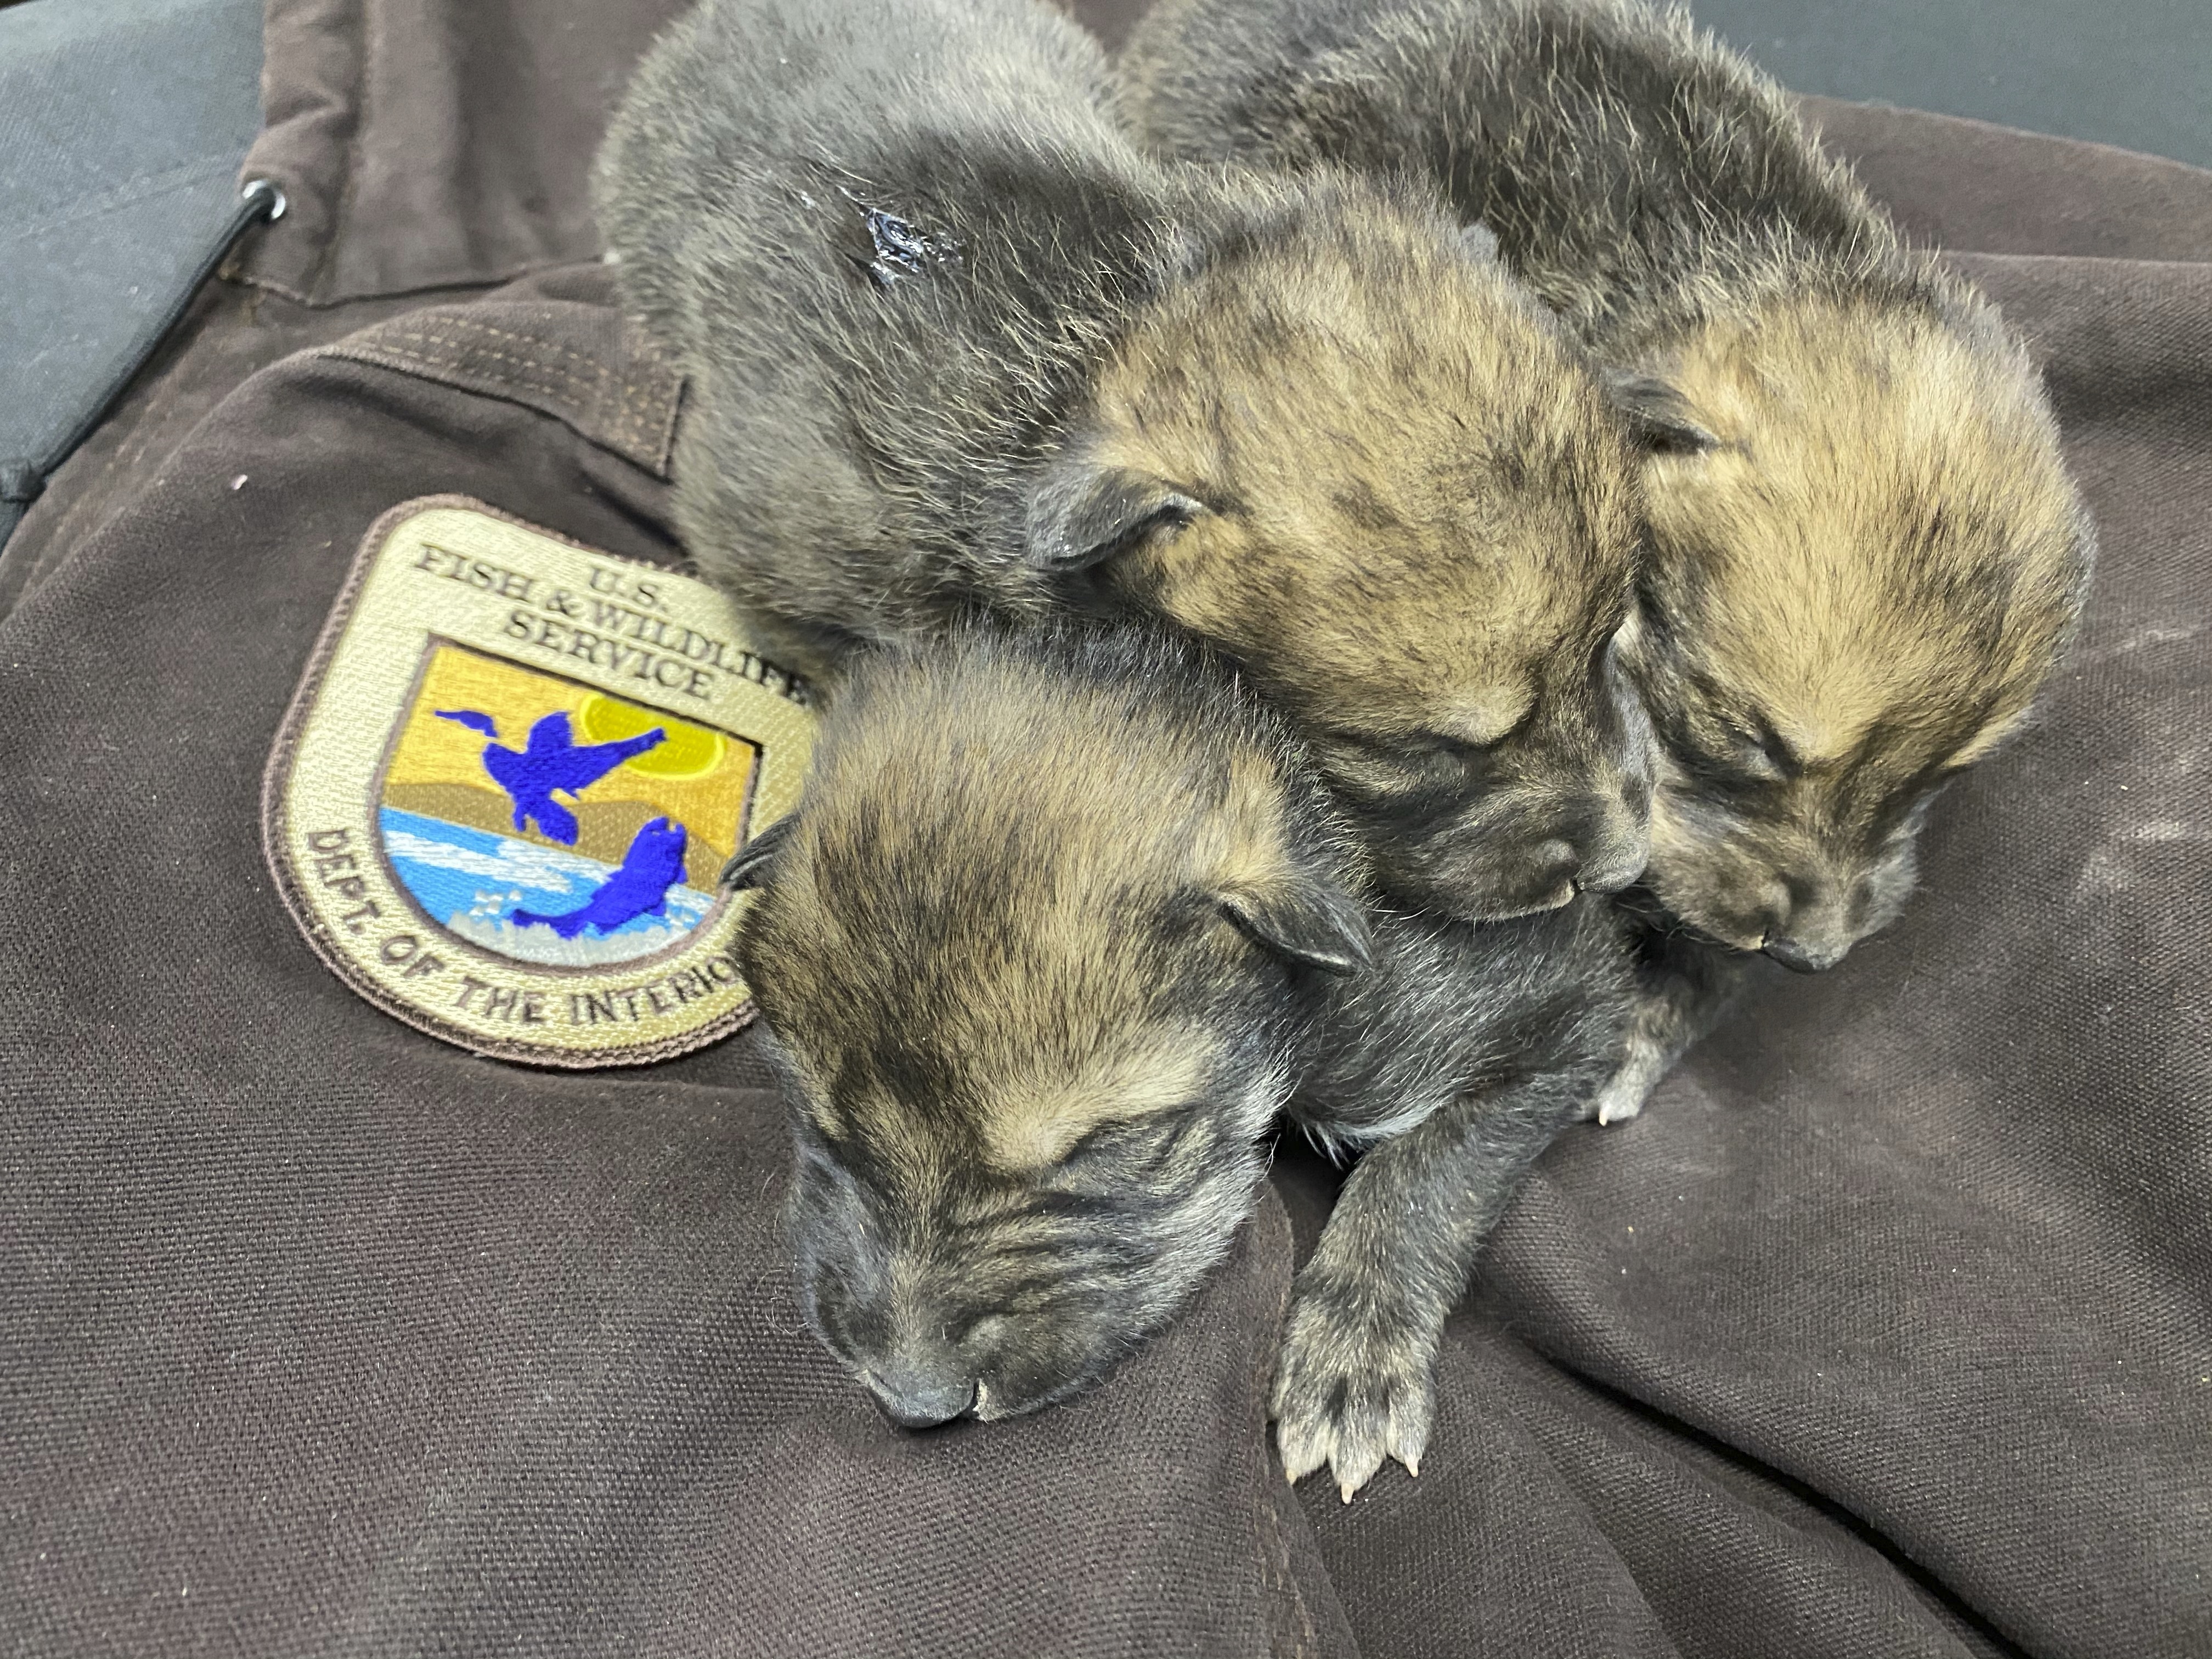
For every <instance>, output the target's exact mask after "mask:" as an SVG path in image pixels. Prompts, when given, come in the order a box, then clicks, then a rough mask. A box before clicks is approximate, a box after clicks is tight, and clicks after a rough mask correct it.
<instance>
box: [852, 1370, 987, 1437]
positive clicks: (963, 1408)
mask: <svg viewBox="0 0 2212 1659" xmlns="http://www.w3.org/2000/svg"><path fill="white" fill-rule="evenodd" d="M868 1390H869V1392H870V1393H872V1394H873V1395H875V1397H876V1404H877V1406H878V1407H880V1408H881V1410H882V1412H883V1413H884V1416H885V1417H888V1418H890V1420H891V1421H892V1422H894V1423H896V1424H897V1425H899V1427H901V1428H902V1429H933V1428H936V1427H938V1426H939V1425H942V1424H945V1423H950V1422H951V1420H952V1419H954V1418H956V1417H960V1416H963V1415H965V1414H966V1413H967V1411H968V1409H969V1407H971V1406H973V1405H974V1404H975V1383H974V1382H973V1381H969V1382H966V1383H913V1382H902V1383H887V1382H885V1381H884V1379H883V1378H881V1377H878V1376H871V1377H869V1379H868Z"/></svg>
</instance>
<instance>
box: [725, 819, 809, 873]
mask: <svg viewBox="0 0 2212 1659" xmlns="http://www.w3.org/2000/svg"><path fill="white" fill-rule="evenodd" d="M798 821H799V815H798V814H797V813H796V812H786V813H785V814H784V815H783V816H782V817H780V818H778V819H777V820H776V821H775V823H771V824H770V825H769V827H768V828H767V829H763V830H762V831H761V832H760V834H758V835H757V836H754V837H753V838H752V839H751V840H750V841H749V842H746V843H745V844H744V846H743V847H740V848H738V851H737V856H736V857H734V858H732V860H730V861H729V862H728V863H727V864H726V865H724V866H722V885H723V886H724V887H725V888H726V889H727V890H729V891H731V892H732V893H744V892H749V891H750V890H752V889H753V888H756V887H758V886H760V885H762V884H763V883H765V882H766V881H767V880H768V879H769V877H770V876H772V875H773V874H774V873H775V872H774V870H773V869H771V868H770V866H772V865H773V864H774V863H775V855H776V854H778V853H781V851H782V850H783V847H784V843H785V842H788V841H789V840H790V839H791V826H792V825H793V824H794V823H797V822H798Z"/></svg>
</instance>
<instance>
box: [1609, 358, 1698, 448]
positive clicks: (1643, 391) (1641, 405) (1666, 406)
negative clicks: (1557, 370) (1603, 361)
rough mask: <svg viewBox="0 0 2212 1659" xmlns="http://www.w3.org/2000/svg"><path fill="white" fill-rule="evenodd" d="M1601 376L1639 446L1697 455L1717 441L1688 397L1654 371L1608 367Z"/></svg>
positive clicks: (1615, 407)
mask: <svg viewBox="0 0 2212 1659" xmlns="http://www.w3.org/2000/svg"><path fill="white" fill-rule="evenodd" d="M1602 378H1603V380H1604V382H1605V393H1606V396H1607V398H1609V399H1610V400H1611V401H1612V404H1613V408H1614V410H1617V411H1618V412H1619V414H1620V418H1621V420H1622V421H1623V422H1625V423H1626V426H1627V428H1628V435H1629V436H1630V437H1631V438H1632V439H1633V440H1635V441H1636V442H1637V444H1638V446H1640V447H1643V448H1644V449H1647V450H1650V452H1651V453H1654V454H1657V455H1699V454H1702V453H1705V451H1706V450H1708V449H1711V448H1713V447H1715V446H1716V445H1717V444H1718V443H1719V442H1720V440H1719V439H1718V438H1716V437H1715V436H1714V435H1712V433H1711V431H1710V430H1708V429H1707V428H1705V426H1703V425H1702V424H1700V423H1699V420H1698V412H1697V410H1694V409H1692V407H1691V406H1690V400H1689V399H1688V398H1685V397H1684V396H1683V395H1682V394H1681V392H1680V391H1679V390H1677V389H1676V388H1675V387H1674V386H1669V385H1668V383H1667V382H1666V381H1664V380H1661V379H1660V378H1659V377H1658V376H1657V375H1656V374H1638V373H1636V372H1635V371H1634V370H1632V369H1625V368H1609V369H1607V370H1606V371H1605V374H1604V375H1603V377H1602Z"/></svg>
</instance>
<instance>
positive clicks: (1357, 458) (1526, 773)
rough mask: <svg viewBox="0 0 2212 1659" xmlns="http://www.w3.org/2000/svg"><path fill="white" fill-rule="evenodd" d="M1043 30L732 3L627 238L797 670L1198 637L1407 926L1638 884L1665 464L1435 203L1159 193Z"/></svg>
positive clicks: (691, 36)
mask: <svg viewBox="0 0 2212 1659" xmlns="http://www.w3.org/2000/svg"><path fill="white" fill-rule="evenodd" d="M1106 100H1107V75H1106V70H1105V66H1104V63H1103V58H1102V57H1101V55H1100V52H1099V50H1098V48H1097V46H1096V45H1095V44H1094V43H1093V42H1092V41H1091V40H1090V38H1089V37H1088V36H1087V35H1085V34H1084V33H1082V31H1081V30H1079V28H1077V27H1076V26H1075V25H1073V23H1071V22H1069V21H1067V20H1066V19H1065V18H1063V17H1061V16H1060V15H1058V14H1057V13H1055V12H1054V11H1051V10H1050V9H1048V8H1046V7H1045V6H1043V5H1042V4H1038V3H1034V0H705V3H703V4H702V5H701V6H700V7H699V8H698V9H697V10H696V11H695V12H693V13H692V14H690V15H689V16H688V17H686V18H685V19H684V20H683V21H680V22H678V24H676V25H675V26H674V27H672V28H671V30H670V31H669V32H668V33H667V34H666V35H665V37H664V38H663V39H662V40H661V41H660V42H659V45H658V46H655V48H654V49H653V52H651V53H650V54H649V56H648V58H647V60H646V62H645V64H644V66H643V68H642V69H641V70H640V72H639V74H638V76H637V79H636V81H635V83H634V85H633V87H632V88H631V90H630V92H629V94H628V96H627V98H626V99H625V100H624V102H623V106H622V108H621V110H620V112H619V113H618V115H617V118H616V120H615V122H614V125H613V128H612V131H611V136H610V137H609V140H608V143H607V145H606V148H605V152H604V154H603V155H602V158H601V161H600V164H599V171H598V175H597V182H596V200H597V204H598V211H599V220H600V223H601V226H602V228H604V231H605V236H606V240H607V243H608V246H609V247H610V249H611V251H612V255H611V257H613V258H615V259H616V261H617V276H618V281H619V284H620V287H621V289H622V292H623V295H624V302H625V304H626V305H627V306H628V307H629V308H630V309H631V310H632V311H633V312H634V313H635V314H636V315H637V316H638V317H639V318H640V319H642V321H643V323H644V325H645V326H646V327H647V330H648V331H650V332H651V333H652V334H653V335H654V336H655V337H657V338H658V339H659V341H661V342H662V343H664V345H665V348H666V349H668V350H669V351H670V352H671V354H672V355H673V356H674V357H675V359H676V360H677V361H678V362H679V363H680V364H681V365H682V366H683V368H684V370H685V372H686V374H687V375H688V377H689V380H690V392H689V404H688V407H687V410H686V413H685V418H684V423H683V427H682V429H681V432H680V434H679V436H678V449H677V455H676V465H675V475H676V496H675V514H676V519H677V523H678V528H679V531H680V532H681V534H682V537H683V538H684V542H685V544H686V545H687V546H688V547H689V548H690V550H691V552H692V553H693V554H694V556H696V557H697V559H698V560H699V561H700V562H701V563H702V566H703V567H704V568H706V569H707V571H708V574H711V575H712V576H714V578H716V579H717V580H720V582H721V583H722V584H723V585H724V586H726V587H727V588H728V589H729V591H730V592H732V594H734V595H735V596H736V598H737V599H738V602H739V604H740V605H741V606H742V608H743V609H744V611H745V612H746V614H747V617H748V619H749V626H750V628H751V629H752V631H753V632H754V633H755V634H756V635H757V638H758V642H759V645H760V648H761V649H762V650H763V652H764V653H766V654H768V655H769V656H771V657H773V658H775V659H777V660H778V661H781V662H783V663H785V664H787V665H788V666H790V667H793V668H794V669H797V670H799V671H802V672H804V673H805V674H807V675H809V676H810V677H811V678H814V679H815V680H816V681H817V683H819V684H822V685H823V690H825V692H826V693H827V694H828V695H829V696H835V695H836V680H837V678H838V677H839V674H840V671H841V665H842V663H843V661H844V660H845V659H846V658H847V656H848V654H849V653H851V652H852V651H854V649H856V648H859V647H865V646H867V645H871V644H880V643H882V642H884V641H889V640H896V639H898V638H901V637H903V636H908V635H921V634H927V633H930V632H933V631H936V630H939V629H944V628H945V627H948V626H951V624H952V623H953V622H954V620H955V619H956V618H957V617H958V616H959V615H961V614H962V613H963V611H967V610H969V609H983V610H987V611H996V612H999V613H1001V614H1003V615H1006V616H1008V617H1016V618H1020V617H1036V616H1039V615H1042V614H1046V613H1048V612H1050V611H1057V610H1061V609H1065V608H1066V607H1069V606H1075V607H1081V608H1089V609H1097V608H1101V607H1107V608H1116V609H1118V608H1135V609H1138V610H1141V611H1152V612H1164V614H1166V615H1167V616H1168V617H1171V618H1173V619H1174V620H1176V622H1177V623H1179V624H1181V625H1182V626H1184V627H1186V628H1188V629H1191V630H1193V631H1194V632H1196V633H1198V634H1200V635H1204V636H1206V638H1208V639H1210V640H1211V641H1214V642H1215V643H1217V644H1218V646H1220V647H1222V648H1224V649H1225V650H1227V651H1229V652H1230V653H1233V654H1234V655H1235V656H1236V657H1237V659H1239V660H1240V661H1241V662H1242V663H1243V665H1244V667H1245V669H1246V671H1248V672H1249V673H1250V674H1251V675H1252V676H1253V677H1254V678H1255V681H1256V682H1257V683H1258V684H1260V685H1261V688H1262V689H1263V690H1265V691H1266V692H1267V694H1268V695H1269V696H1272V697H1273V699H1274V700H1275V701H1276V702H1278V703H1279V706H1281V707H1283V708H1285V709H1287V710H1289V711H1290V712H1291V714H1292V715H1293V717H1294V718H1295V719H1296V720H1297V722H1298V723H1299V725H1300V726H1302V728H1303V729H1304V733H1305V735H1306V736H1307V738H1309V740H1310V742H1311V743H1312V744H1313V745H1314V746H1315V749H1316V751H1317V754H1318V756H1319V758H1320V759H1321V761H1322V764H1323V766H1324V767H1325V769H1327V771H1328V774H1329V775H1330V777H1331V779H1332V780H1333V781H1334V782H1335V784H1336V785H1337V786H1338V787H1339V789H1340V792H1341V794H1342V798H1343V799H1344V802H1345V804H1346V810H1347V811H1349V812H1350V813H1351V814H1352V817H1353V818H1354V820H1355V823H1356V824H1357V827H1358V829H1360V831H1361V832H1362V834H1363V836H1364V838H1365V839H1366V840H1367V841H1368V842H1369V843H1370V848H1371V849H1372V853H1373V857H1374V860H1375V862H1376V868H1377V871H1378V873H1379V874H1380V875H1381V876H1382V877H1383V878H1384V879H1386V880H1387V881H1388V882H1389V884H1391V885H1392V886H1393V887H1394V888H1395V890H1399V891H1401V892H1402V893H1403V894H1405V895H1406V896H1407V899H1408V900H1409V902H1414V903H1416V904H1419V905H1420V906H1423V907H1425V908H1434V909H1437V910H1439V911H1442V912H1443V913H1445V914H1449V915H1460V916H1467V917H1496V916H1502V915H1514V914H1517V913H1521V912H1524V911H1530V910H1534V909H1537V908H1544V907H1547V906H1553V905H1557V904H1560V903H1563V902H1565V901H1566V900H1567V899H1568V898H1569V897H1571V896H1572V894H1573V893H1574V892H1575V891H1576V890H1577V889H1578V888H1581V889H1590V890H1613V889H1617V888H1619V887H1620V886H1621V885H1623V884H1626V882H1628V881H1629V880H1630V879H1632V878H1633V877H1634V876H1635V875H1636V873H1637V872H1638V871H1639V870H1640V869H1641V868H1642V867H1643V864H1644V854H1645V848H1646V842H1645V835H1644V819H1645V817H1646V813H1647V811H1648V807H1649V791H1650V784H1649V774H1650V753H1649V743H1648V732H1647V731H1646V730H1645V727H1644V717H1643V714H1642V713H1641V710H1640V708H1638V704H1637V702H1636V699H1635V696H1634V694H1633V690H1632V688H1631V687H1630V686H1629V685H1628V684H1627V683H1626V679H1625V677H1623V676H1622V675H1621V674H1620V671H1619V667H1618V664H1617V662H1616V660H1615V656H1614V653H1613V649H1612V647H1611V645H1610V641H1612V639H1613V634H1614V633H1615V631H1616V629H1618V627H1619V625H1620V623H1621V622H1622V620H1623V618H1624V617H1626V612H1627V607H1628V605H1629V600H1630V596H1631V592H1632V581H1633V566H1634V560H1635V556H1636V544H1637V538H1638V519H1637V509H1636V504H1635V500H1634V470H1633V458H1632V454H1631V452H1630V448H1629V447H1628V446H1627V445H1626V443H1625V442H1624V441H1623V438H1622V436H1621V435H1620V428H1619V425H1618V422H1615V421H1613V419H1612V417H1611V416H1610V414H1609V411H1608V410H1607V406H1606V403H1605V398H1604V396H1603V393H1602V389H1601V386H1600V384H1599V382H1598V380H1596V378H1595V375H1594V374H1592V373H1591V372H1590V371H1589V368H1587V366H1586V365H1585V364H1584V363H1583V362H1582V361H1581V360H1580V357H1579V355H1578V353H1577V351H1576V349H1574V348H1573V347H1572V346H1571V344H1570V343H1567V342H1566V341H1565V339H1564V337H1562V336H1561V334H1560V332H1559V329H1558V327H1557V325H1556V323H1555V321H1554V320H1553V319H1552V318H1551V317H1550V316H1549V314H1548V313H1547V312H1546V311H1545V310H1544V308H1543V307H1541V305H1538V304H1537V303H1535V302H1534V301H1533V300H1531V299H1530V298H1528V296H1527V295H1525V294H1523V293H1522V291H1521V290H1520V289H1518V288H1517V286H1516V284H1514V283H1512V281H1511V280H1510V277H1508V276H1506V274H1505V273H1504V269H1503V267H1502V266H1500V265H1499V264H1498V261H1497V260H1496V258H1495V257H1494V255H1493V254H1492V252H1489V251H1488V250H1487V248H1486V246H1485V245H1483V244H1482V243H1481V241H1480V239H1479V238H1478V239H1474V240H1468V239H1467V238H1465V237H1463V236H1462V234H1461V232H1460V228H1459V227H1458V225H1457V224H1456V223H1455V222H1454V221H1453V220H1452V219H1451V218H1450V216H1449V215H1447V214H1446V213H1444V212H1443V210H1442V209H1441V208H1440V207H1439V206H1438V205H1437V204H1436V203H1435V202H1434V201H1433V200H1431V199H1430V198H1428V197H1421V198H1419V199H1401V197H1402V194H1403V193H1402V192H1394V191H1390V190H1387V189H1385V188H1383V187H1382V186H1380V185H1376V184H1372V183H1362V182H1360V181H1358V180H1356V179H1351V178H1349V177H1345V178H1332V179H1307V180H1303V181H1298V182H1295V183H1291V182H1281V183H1276V184H1262V183H1260V182H1258V181H1246V182H1243V183H1235V182H1231V180H1229V179H1227V178H1226V177H1225V175H1224V174H1223V173H1221V172H1220V171H1219V170H1218V169H1206V170H1201V169H1195V168H1179V167H1174V168H1171V167H1163V166H1162V165H1160V164H1158V163H1157V162H1154V161H1149V160H1147V159H1146V158H1145V157H1144V156H1142V155H1139V152H1138V151H1137V150H1136V149H1134V147H1133V145H1132V144H1131V143H1129V141H1128V140H1127V139H1126V138H1125V137H1122V136H1121V134H1120V132H1119V131H1118V130H1117V129H1116V128H1115V126H1114V125H1112V124H1111V123H1110V121H1109V118H1108V115H1107V112H1106Z"/></svg>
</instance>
